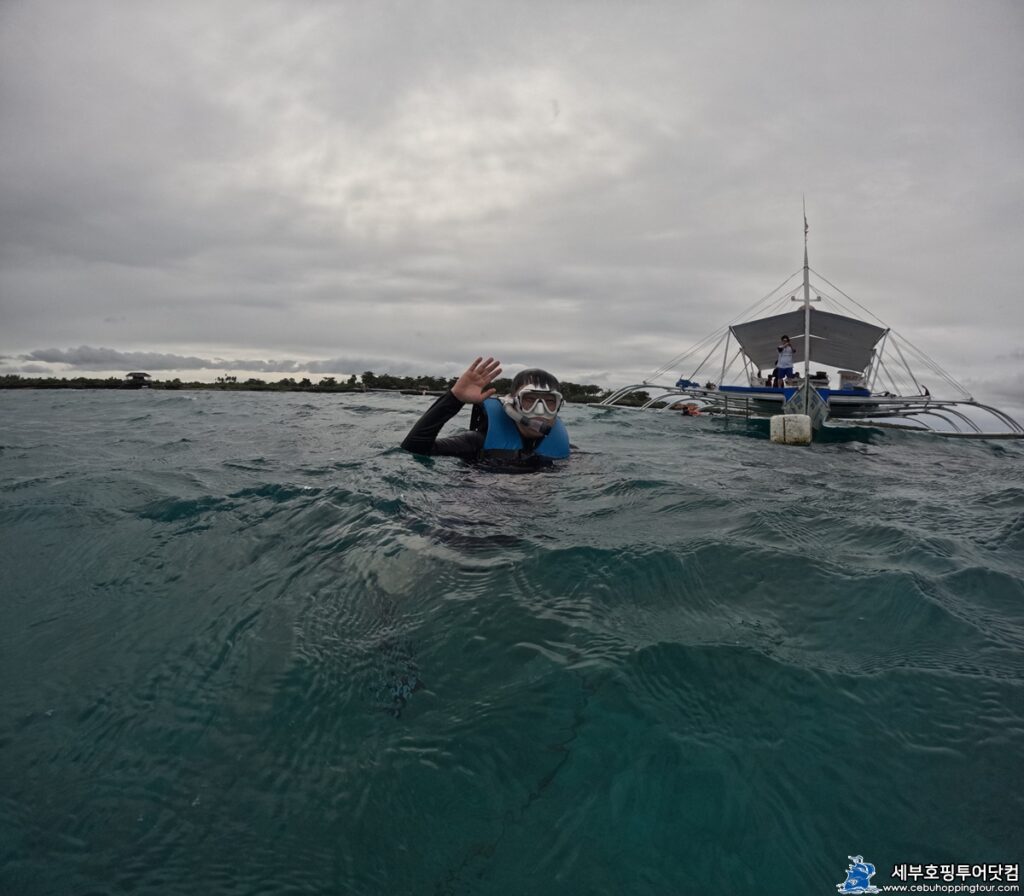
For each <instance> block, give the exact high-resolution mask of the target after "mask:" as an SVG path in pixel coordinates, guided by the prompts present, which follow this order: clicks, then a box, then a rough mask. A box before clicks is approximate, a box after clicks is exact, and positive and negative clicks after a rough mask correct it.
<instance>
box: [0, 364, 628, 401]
mask: <svg viewBox="0 0 1024 896" xmlns="http://www.w3.org/2000/svg"><path fill="white" fill-rule="evenodd" d="M456 379H457V377H449V378H445V377H439V376H393V375H392V374H389V373H380V374H378V373H374V372H373V371H372V370H367V371H364V372H363V373H362V374H361V375H360V376H356V375H355V374H353V375H352V376H350V377H348V378H347V379H340V380H339V379H336V378H335V377H333V376H326V377H323V378H322V379H321V380H320V381H319V382H316V383H314V382H312V381H311V380H310V379H309V378H308V377H303V378H302V379H300V380H296V379H295V378H294V377H286V378H284V379H280V380H276V381H266V380H261V379H257V378H255V377H250V378H248V379H245V380H239V379H238V377H235V376H220V377H217V379H216V381H215V382H212V383H201V382H198V381H196V380H193V381H182V380H180V379H177V378H175V379H172V380H157V379H154V380H150V381H148V382H146V383H145V384H144V388H147V389H163V390H175V389H190V390H192V389H194V390H207V391H227V392H236V391H237V392H367V391H394V392H412V393H427V394H440V393H442V392H446V391H447V390H448V389H450V388H451V387H452V386H453V385H454V384H455V381H456ZM142 387H143V386H140V384H138V383H134V382H126V381H125V380H123V379H121V378H119V377H103V378H100V377H85V376H76V377H70V378H69V377H26V376H20V375H19V374H5V375H3V376H0V389H138V388H142ZM494 387H495V388H496V389H497V390H498V394H499V395H507V394H508V393H509V392H510V391H511V389H512V380H511V379H509V378H508V377H502V378H501V379H498V380H495V381H494ZM608 394H609V392H608V391H607V390H605V389H602V388H601V387H600V386H595V385H591V384H580V383H570V382H565V381H563V382H562V395H563V396H564V397H565V400H566V401H571V402H576V403H582V404H589V403H592V402H597V401H600V400H601V399H602V398H604V397H605V396H607V395H608ZM629 403H634V402H629Z"/></svg>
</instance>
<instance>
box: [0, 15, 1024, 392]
mask: <svg viewBox="0 0 1024 896" xmlns="http://www.w3.org/2000/svg"><path fill="white" fill-rule="evenodd" d="M738 13H742V14H738ZM1021 25H1022V22H1021V18H1020V12H1019V10H1018V9H1017V7H1016V5H1015V4H1002V3H998V2H996V3H992V4H988V5H986V6H985V11H984V14H978V12H977V11H976V10H974V9H973V8H967V7H965V6H964V5H962V4H958V3H955V2H952V0H938V2H936V3H918V2H914V0H906V2H900V3H896V4H889V5H887V6H886V7H885V8H880V7H873V6H872V7H864V6H858V5H856V4H827V5H824V6H822V7H820V8H815V9H814V10H809V9H808V7H807V6H806V4H803V3H796V2H793V3H787V2H782V3H776V4H771V6H770V8H769V7H766V6H765V5H764V4H759V3H754V2H749V3H748V2H741V3H739V4H738V5H720V4H719V5H716V4H706V5H700V4H696V5H695V4H675V5H670V4H664V5H654V6H650V5H648V6H646V7H644V8H643V9H642V10H641V9H639V8H638V9H636V10H633V9H631V8H629V7H627V6H625V5H615V4H611V5H598V6H593V5H591V6H589V7H587V8H586V9H584V8H583V7H581V6H580V5H578V4H572V3H558V2H555V3H551V4H547V5H545V8H544V13H543V15H540V14H539V13H538V14H536V15H526V14H524V13H523V11H522V10H521V9H519V8H516V6H515V5H512V6H510V7H508V8H505V9H500V8H497V7H495V6H493V5H479V4H474V3H470V2H464V3H463V2H453V3H447V4H440V5H427V6H422V5H416V6H411V5H410V6H409V7H406V8H402V7H401V6H399V7H393V6H381V5H379V4H338V5H334V4H304V5H302V6H301V7H296V6H295V5H293V4H289V3H284V2H265V0H253V2H247V3H244V4H243V3H240V2H239V3H231V2H228V3H225V4H201V3H189V2H186V3H183V4H175V7H174V10H173V11H169V10H168V9H166V8H162V7H160V8H158V7H155V6H149V5H146V4H127V5H126V4H123V3H119V2H113V0H110V2H104V0H83V2H81V3H75V4H72V5H70V6H69V5H68V4H64V3H58V2H56V0H50V2H48V0H39V2H34V3H9V4H5V5H4V6H3V7H2V9H0V134H2V135H3V137H2V142H0V214H2V215H3V222H4V227H3V230H2V234H3V237H2V242H0V320H2V321H3V327H2V331H0V351H3V352H4V353H6V354H7V355H9V356H22V355H27V354H33V353H34V352H33V347H35V346H39V345H55V346H80V348H77V349H72V348H64V349H54V350H52V351H55V352H61V351H63V352H64V355H63V360H60V361H54V362H52V363H59V364H65V365H79V366H81V369H102V368H100V367H97V366H96V365H97V364H101V363H104V362H103V360H102V358H101V357H100V356H99V355H93V356H91V357H92V360H88V357H87V355H86V354H81V353H83V352H85V349H86V348H87V347H88V346H89V345H109V346H114V347H115V348H111V349H90V350H89V351H92V352H104V351H105V352H119V353H120V354H119V355H117V354H115V355H109V356H108V357H109V358H110V363H112V364H114V359H115V358H116V359H117V360H116V365H115V367H114V369H120V368H122V367H125V366H127V367H142V368H143V369H146V368H151V369H153V370H162V369H186V368H185V367H183V366H182V365H183V363H184V362H185V361H190V362H201V364H200V365H199V366H197V367H194V368H187V369H195V370H198V371H203V370H207V371H211V375H213V373H212V372H213V371H223V370H226V369H231V370H234V369H249V370H254V371H262V370H267V371H269V370H270V368H269V367H266V366H264V365H270V364H275V365H283V370H285V371H287V370H291V369H298V368H296V367H292V366H291V365H304V366H303V367H302V369H303V370H312V368H311V367H310V366H309V365H311V364H313V365H326V367H325V368H324V371H323V372H330V373H335V372H350V371H351V369H352V367H355V368H356V370H355V372H359V370H365V369H373V370H377V371H383V370H388V369H390V370H392V371H393V372H399V371H400V370H408V371H409V372H431V373H435V372H436V373H446V374H447V373H449V372H450V371H451V370H452V369H453V368H456V367H458V365H460V364H462V363H464V361H465V360H468V359H469V358H471V357H473V356H475V355H476V354H477V353H479V352H484V353H493V354H495V355H497V356H499V357H501V359H502V360H503V361H504V362H506V364H507V365H509V366H512V365H516V364H523V363H539V364H542V366H547V367H551V368H552V369H557V370H558V371H559V372H560V373H561V374H562V375H563V376H564V377H566V378H570V379H578V380H579V379H583V378H584V377H585V376H590V375H592V374H593V372H594V371H599V372H605V373H606V376H607V378H608V381H609V382H615V381H620V382H625V381H627V380H629V381H633V380H635V379H637V378H639V377H641V376H643V375H644V374H646V373H648V372H649V371H651V370H653V369H654V368H656V367H658V366H659V365H661V364H662V363H663V362H665V361H667V360H668V359H669V358H671V357H673V356H674V355H676V354H677V353H678V352H679V351H680V350H681V349H682V348H684V347H686V346H688V345H690V344H692V343H693V342H695V341H697V339H699V338H700V337H702V336H703V335H704V334H705V333H707V332H710V331H711V330H713V329H715V328H716V327H717V326H718V325H720V324H721V323H724V322H725V321H727V320H729V319H731V318H732V317H734V316H735V314H736V313H737V312H738V311H740V310H741V309H742V308H744V307H747V306H749V305H750V304H752V303H753V302H754V301H755V300H756V299H757V298H758V297H759V296H761V295H763V294H764V293H766V292H767V291H768V290H769V289H771V288H772V287H773V286H775V285H776V284H777V283H778V282H780V281H781V280H782V279H783V278H784V277H785V276H787V275H788V274H789V273H791V272H792V271H794V270H795V269H796V268H797V267H799V265H800V263H801V261H802V251H803V247H802V212H801V208H800V201H801V196H802V195H804V194H806V195H807V201H808V213H809V217H810V222H811V263H812V265H813V266H814V267H815V268H816V269H817V270H820V271H821V272H822V273H823V274H825V275H826V276H827V277H829V279H831V280H833V281H834V282H836V283H837V284H839V285H840V286H842V287H843V288H844V289H846V290H847V291H848V292H850V293H851V294H853V295H854V296H855V297H856V298H857V299H858V300H859V301H861V302H862V303H863V304H865V305H866V306H868V307H869V308H871V309H872V310H873V311H874V312H875V313H876V314H878V315H879V316H880V317H881V318H883V319H884V320H886V321H887V322H888V323H889V324H891V325H892V326H894V327H895V328H896V329H897V330H899V331H901V332H904V333H906V334H907V335H910V336H911V337H912V338H913V339H914V341H915V343H917V344H919V345H921V346H922V348H925V349H926V350H927V351H928V353H929V354H930V355H932V356H933V357H936V358H937V359H939V360H941V361H943V362H945V363H947V364H949V365H950V366H951V368H953V372H954V373H956V374H958V375H963V374H965V373H966V374H968V375H972V376H977V377H980V378H982V379H986V380H987V379H989V378H991V379H993V380H994V381H997V380H998V379H1000V378H1001V377H1002V374H1000V376H992V377H989V376H988V375H989V374H993V373H995V372H996V371H994V370H993V368H995V367H999V368H1000V369H1001V370H1002V369H1005V370H1006V371H1007V375H1009V374H1010V373H1012V372H1013V371H1014V370H1019V367H1020V361H1021V358H1020V357H1019V355H1015V354H1012V353H1010V352H1008V350H1007V348H1006V343H1007V341H1009V342H1010V344H1011V345H1017V344H1019V342H1020V333H1021V329H1022V324H1024V312H1022V310H1021V308H1020V303H1019V299H1018V292H1019V283H1020V282H1021V280H1022V278H1024V261H1022V259H1021V253H1020V252H1019V246H1020V245H1021V243H1022V242H1024V180H1022V179H1021V178H1020V177H1019V176H1017V175H1016V173H1015V172H1019V170H1020V162H1019V160H1020V159H1021V158H1022V157H1024V119H1022V118H1021V116H1019V115H1015V114H1012V112H1013V110H1015V109H1017V108H1019V107H1020V105H1021V101H1022V100H1024V95H1022V94H1024V87H1022V85H1024V63H1022V60H1024V46H1022V44H1024V38H1022V35H1024V28H1022V27H1021ZM115 26H116V27H115ZM125 35H128V37H126V36H125ZM806 47H819V48H827V52H822V53H820V54H818V55H817V56H816V57H813V58H811V57H808V56H806V55H805V54H803V53H802V52H800V51H801V48H806ZM950 122H955V123H956V124H955V127H951V126H950ZM83 344H84V346H83ZM140 349H145V351H141V352H140ZM140 356H144V357H150V358H152V359H153V360H152V362H151V363H149V362H145V361H139V360H136V361H134V362H130V363H128V362H127V359H128V358H132V357H134V358H136V359H138V358H139V357H140ZM54 357H57V356H56V355H54ZM79 357H80V358H81V360H69V359H74V358H79ZM274 358H283V359H288V360H284V361H273V360H268V359H274ZM161 359H162V360H161ZM224 359H235V360H224ZM237 359H259V360H255V361H245V360H237ZM303 359H314V360H309V361H304V360H303ZM332 359H333V360H332ZM33 363H38V362H33ZM161 363H162V364H174V365H176V366H174V367H167V366H159V365H160V364H161ZM243 364H250V365H253V366H250V367H242V366H241V365H243ZM85 365H92V366H91V367H89V366H85ZM328 368H329V369H328ZM336 368H342V369H336ZM281 369H282V367H275V368H274V370H281Z"/></svg>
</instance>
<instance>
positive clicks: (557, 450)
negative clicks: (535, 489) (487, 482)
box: [402, 391, 569, 470]
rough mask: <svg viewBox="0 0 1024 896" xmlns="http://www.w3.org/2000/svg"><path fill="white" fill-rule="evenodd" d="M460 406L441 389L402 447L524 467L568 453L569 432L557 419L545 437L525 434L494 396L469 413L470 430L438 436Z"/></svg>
mask: <svg viewBox="0 0 1024 896" xmlns="http://www.w3.org/2000/svg"><path fill="white" fill-rule="evenodd" d="M462 408H463V403H462V402H461V401H459V400H458V399H457V398H456V397H455V396H454V395H452V393H451V392H450V391H449V392H445V394H444V395H442V396H441V397H440V398H438V399H437V401H435V402H434V403H433V404H432V405H431V406H430V407H429V408H428V409H427V412H426V413H425V414H424V415H423V416H422V417H420V419H419V420H418V421H417V422H416V425H415V426H413V428H412V429H411V430H410V431H409V435H407V436H406V437H405V440H404V441H403V442H402V447H403V448H404V449H405V450H406V451H411V452H412V453H413V454H425V455H429V456H432V457H461V458H463V459H464V460H472V461H484V462H487V463H488V464H489V465H491V464H493V465H496V466H506V465H507V466H510V467H512V468H515V469H525V470H531V469H540V468H541V467H546V466H550V465H551V462H552V461H553V460H556V459H560V458H566V457H568V456H569V435H568V433H567V432H566V429H565V426H564V424H563V423H562V421H561V420H556V421H555V424H554V426H553V427H552V430H551V432H550V433H549V434H548V435H546V436H543V437H538V438H535V439H531V438H528V437H525V436H523V435H522V434H521V433H520V432H519V428H518V427H517V426H516V425H515V423H513V422H512V420H511V419H510V418H509V416H508V415H507V414H506V413H505V410H504V408H503V407H502V405H501V402H500V401H498V400H497V399H496V398H488V399H487V400H486V401H485V402H484V403H483V408H482V412H481V413H475V414H474V415H473V416H474V420H473V426H474V428H473V429H471V430H469V431H467V432H461V433H459V434H458V435H455V436H449V437H448V438H445V439H439V438H438V437H437V435H438V433H439V432H440V431H441V427H443V426H444V425H445V423H447V422H448V421H449V420H451V419H452V417H454V416H455V415H456V414H457V413H458V412H459V411H461V410H462Z"/></svg>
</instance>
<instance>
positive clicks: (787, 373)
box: [775, 335, 794, 388]
mask: <svg viewBox="0 0 1024 896" xmlns="http://www.w3.org/2000/svg"><path fill="white" fill-rule="evenodd" d="M778 350H779V360H778V361H776V362H775V385H776V386H778V387H780V388H781V387H782V386H784V385H786V380H787V379H789V377H791V376H792V375H793V354H794V349H793V346H792V344H791V343H790V341H789V337H788V336H786V335H783V337H782V342H780V343H779V349H778Z"/></svg>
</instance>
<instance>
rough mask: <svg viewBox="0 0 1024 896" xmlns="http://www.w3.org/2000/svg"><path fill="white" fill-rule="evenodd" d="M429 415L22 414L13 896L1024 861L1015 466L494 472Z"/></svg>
mask: <svg viewBox="0 0 1024 896" xmlns="http://www.w3.org/2000/svg"><path fill="white" fill-rule="evenodd" d="M429 401H430V399H429V398H421V397H406V396H398V395H385V394H367V395H365V396H337V395H335V396H330V395H322V396H321V395H301V394H280V395H277V394H271V395H268V394H249V393H235V394H223V393H212V392H194V393H188V392H181V393H170V392H155V391H137V392H68V391H60V392H42V391H39V392H37V391H21V392H0V613H2V616H0V623H2V624H0V673H2V678H0V682H2V688H0V776H2V786H0V892H2V893H12V894H15V893H17V894H122V893H132V894H204V896H218V894H256V893H259V894H263V893H265V894H314V893H316V894H320V893H323V894H405V893H410V894H420V893H422V894H559V896H568V894H594V893H608V894H688V893H730V894H746V893H751V894H753V893H762V894H775V893H778V894H785V893H791V894H813V893H822V894H827V893H835V892H836V889H835V888H836V884H837V883H839V882H841V881H842V880H843V877H844V871H845V869H846V866H847V864H848V859H847V856H850V855H857V854H861V855H863V856H864V857H865V858H866V860H867V861H869V862H872V863H874V864H875V865H876V866H877V868H878V874H877V876H876V878H875V880H874V881H873V883H875V884H885V883H888V882H889V871H890V870H891V868H892V866H893V865H895V864H898V863H911V862H916V863H935V864H940V863H1004V864H1005V863H1020V862H1024V849H1022V846H1024V836H1022V833H1024V823H1022V818H1024V788H1022V785H1024V774H1022V767H1024V766H1022V760H1021V756H1022V750H1024V586H1022V578H1024V465H1022V459H1024V450H1022V449H1024V446H1022V445H1021V444H1018V443H1007V442H967V441H957V442H953V441H948V440H942V439H940V438H937V437H934V436H925V435H914V434H903V433H896V432H888V431H880V430H869V429H860V430H856V431H853V432H851V433H847V434H845V435H842V436H839V437H836V438H834V439H832V440H830V441H828V442H824V443H819V444H816V445H814V446H813V447H811V448H809V449H802V448H789V447H783V446H776V445H773V444H771V443H770V442H769V441H768V440H767V438H766V434H765V431H764V430H763V429H758V428H748V427H746V426H744V425H737V424H732V425H730V426H726V425H725V424H724V423H723V422H722V421H716V420H711V419H708V418H700V419H697V420H689V419H685V418H681V417H680V416H679V415H676V414H671V415H669V414H658V413H650V412H635V411H632V412H631V411H626V410H619V411H615V410H607V409H599V408H593V407H570V408H568V409H567V411H566V413H565V419H566V422H567V425H568V426H569V428H570V433H571V435H572V440H573V442H574V444H576V445H577V446H578V447H579V451H578V453H577V454H576V456H575V457H574V458H573V459H572V460H571V461H570V462H569V464H568V466H567V467H565V468H564V469H561V470H558V471H554V472H547V473H543V474H539V475H534V476H502V475H497V474H493V473H488V472H484V471H482V470H477V469H473V468H472V467H469V466H467V465H465V464H463V463H461V462H459V461H456V460H451V459H436V460H423V459H416V458H413V457H412V456H410V455H408V454H405V453H404V452H402V451H400V450H399V449H397V447H396V446H397V444H398V442H399V441H400V440H401V438H402V437H403V436H404V434H405V432H406V431H407V430H408V428H409V427H410V426H411V424H412V423H413V421H414V420H415V419H416V418H417V417H418V415H419V414H420V413H421V412H422V411H423V410H424V409H425V408H426V406H427V404H428V403H429ZM464 416H465V417H466V418H467V419H468V414H465V415H464ZM465 422H466V421H465V419H461V418H460V420H457V421H453V423H452V424H449V428H450V429H452V431H454V428H456V427H457V426H458V425H459V424H461V425H465Z"/></svg>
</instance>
